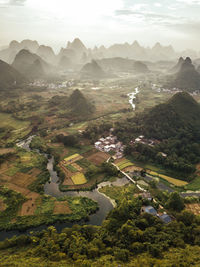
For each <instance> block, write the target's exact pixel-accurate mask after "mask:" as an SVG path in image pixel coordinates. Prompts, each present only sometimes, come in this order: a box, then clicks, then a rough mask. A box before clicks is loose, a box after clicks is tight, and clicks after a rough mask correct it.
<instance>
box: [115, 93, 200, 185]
mask: <svg viewBox="0 0 200 267" xmlns="http://www.w3.org/2000/svg"><path fill="white" fill-rule="evenodd" d="M199 114H200V105H199V104H198V103H197V102H196V101H195V100H194V99H193V98H192V97H191V96H190V95H189V93H187V92H182V93H177V94H176V95H174V96H173V97H172V98H171V99H170V100H169V101H167V102H166V103H163V104H160V105H157V106H155V107H153V108H152V109H150V110H146V111H145V112H144V113H142V114H138V115H136V116H135V117H133V118H132V119H128V120H127V121H125V122H121V123H120V124H119V125H117V126H116V127H115V134H116V135H117V136H118V138H119V139H120V140H121V141H123V142H124V143H125V144H126V145H127V148H126V154H127V155H131V156H132V157H133V158H134V159H135V160H136V161H139V162H142V163H143V164H146V163H150V164H153V165H156V166H157V165H158V168H161V169H162V170H163V169H164V170H165V174H167V175H170V176H172V177H177V178H178V179H183V180H186V181H191V180H192V179H193V178H194V173H195V170H196V164H198V163H199V162H200V116H199ZM141 135H143V136H144V137H145V140H146V141H144V142H143V141H142V142H140V141H138V142H135V143H133V142H132V143H130V141H133V140H135V138H136V137H138V136H141ZM152 140H154V141H152ZM152 142H154V144H153V145H151V144H150V143H152ZM131 144H132V145H131ZM161 152H162V153H164V156H163V154H162V153H161Z"/></svg>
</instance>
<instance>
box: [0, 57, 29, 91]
mask: <svg viewBox="0 0 200 267" xmlns="http://www.w3.org/2000/svg"><path fill="white" fill-rule="evenodd" d="M25 81H26V79H25V77H23V76H22V75H21V74H20V73H19V72H18V71H17V70H15V69H14V68H13V67H12V66H10V65H9V64H7V63H6V62H4V61H2V60H0V90H3V89H7V88H10V87H12V86H14V85H20V84H22V83H23V82H25Z"/></svg>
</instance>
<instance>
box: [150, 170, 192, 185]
mask: <svg viewBox="0 0 200 267" xmlns="http://www.w3.org/2000/svg"><path fill="white" fill-rule="evenodd" d="M147 174H150V175H152V176H156V177H158V178H162V179H164V180H166V181H168V182H169V183H171V184H173V185H175V186H185V185H187V184H188V183H187V182H185V181H182V180H178V179H175V178H172V177H169V176H167V175H163V174H159V173H157V172H154V171H150V170H147Z"/></svg>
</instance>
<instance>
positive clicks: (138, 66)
mask: <svg viewBox="0 0 200 267" xmlns="http://www.w3.org/2000/svg"><path fill="white" fill-rule="evenodd" d="M133 69H134V71H135V72H137V73H146V72H149V69H148V67H147V65H146V64H144V63H143V62H141V61H136V62H135V63H134V64H133Z"/></svg>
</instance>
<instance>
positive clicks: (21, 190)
mask: <svg viewBox="0 0 200 267" xmlns="http://www.w3.org/2000/svg"><path fill="white" fill-rule="evenodd" d="M4 185H5V187H7V188H9V189H10V190H13V191H15V192H18V193H21V194H22V195H24V196H26V195H27V194H28V193H29V192H30V190H28V189H26V188H23V187H21V186H18V185H15V184H13V183H4Z"/></svg>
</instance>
